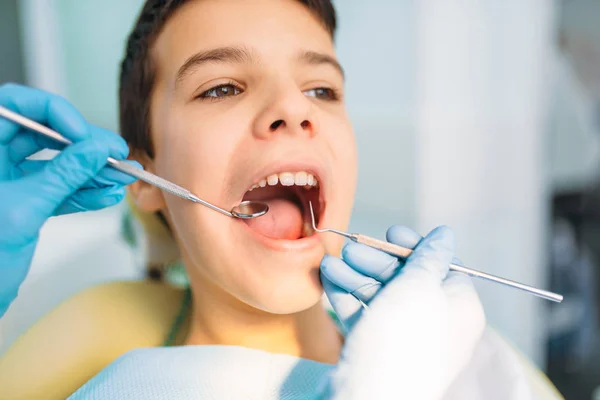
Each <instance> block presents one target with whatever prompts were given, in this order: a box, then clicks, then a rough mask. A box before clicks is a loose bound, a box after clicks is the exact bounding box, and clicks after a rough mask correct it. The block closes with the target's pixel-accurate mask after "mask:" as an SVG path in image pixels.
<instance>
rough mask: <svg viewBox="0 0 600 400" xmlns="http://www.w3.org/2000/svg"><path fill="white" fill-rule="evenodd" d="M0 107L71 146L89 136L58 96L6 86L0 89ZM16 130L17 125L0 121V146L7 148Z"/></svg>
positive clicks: (76, 114)
mask: <svg viewBox="0 0 600 400" xmlns="http://www.w3.org/2000/svg"><path fill="white" fill-rule="evenodd" d="M0 105H2V106H4V107H6V108H8V109H10V110H12V111H14V112H16V113H18V114H21V115H23V116H24V117H27V118H29V119H32V120H34V121H37V122H39V123H41V124H43V125H47V126H49V127H50V128H52V129H53V130H55V131H57V132H59V133H60V134H61V135H63V136H65V137H67V138H68V139H70V140H72V141H74V142H76V141H80V140H83V139H86V138H87V137H88V136H89V132H88V127H87V124H86V122H85V120H84V119H83V117H82V116H81V114H80V113H79V111H77V109H76V108H75V107H73V105H71V103H69V102H68V101H67V100H65V99H64V98H62V97H60V96H57V95H54V94H51V93H47V92H44V91H41V90H38V89H33V88H30V87H25V86H21V85H16V84H10V83H9V84H4V85H2V86H0ZM20 129H21V127H20V126H19V125H17V124H15V123H13V122H10V121H8V120H6V119H4V118H0V144H4V145H6V144H8V143H9V142H10V141H11V139H12V138H13V137H14V136H15V135H16V134H17V132H19V130H20Z"/></svg>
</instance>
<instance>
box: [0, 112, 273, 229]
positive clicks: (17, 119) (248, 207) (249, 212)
mask: <svg viewBox="0 0 600 400" xmlns="http://www.w3.org/2000/svg"><path fill="white" fill-rule="evenodd" d="M0 116H1V117H4V118H6V119H8V120H10V121H12V122H14V123H17V124H19V125H21V126H23V127H25V128H28V129H30V130H32V131H34V132H37V133H40V134H42V135H44V136H46V137H49V138H51V139H54V140H56V141H57V142H60V143H63V144H65V145H69V144H71V143H72V142H71V141H70V140H69V139H67V138H65V137H64V136H62V135H61V134H59V133H58V132H55V131H53V130H52V129H50V128H48V127H46V126H44V125H41V124H39V123H37V122H35V121H32V120H30V119H28V118H25V117H23V116H22V115H19V114H17V113H15V112H12V111H10V110H9V109H7V108H5V107H2V106H0ZM108 165H110V166H111V167H113V168H115V169H117V170H119V171H121V172H124V173H126V174H128V175H131V176H133V177H136V178H138V179H140V180H142V181H144V182H147V183H149V184H151V185H154V186H156V187H158V188H160V189H162V190H164V191H165V192H168V193H171V194H173V195H175V196H178V197H181V198H182V199H185V200H190V201H193V202H194V203H199V204H202V205H203V206H206V207H208V208H210V209H212V210H214V211H217V212H220V213H221V214H224V215H227V216H228V217H232V218H241V219H252V218H256V217H260V216H262V215H265V214H266V213H267V212H268V211H269V206H268V205H267V204H265V203H262V202H259V201H243V202H241V203H240V204H238V205H237V206H235V207H233V208H232V209H231V211H227V210H225V209H223V208H221V207H217V206H215V205H214V204H211V203H209V202H207V201H205V200H202V199H200V198H199V197H198V196H196V195H194V194H193V193H192V192H190V191H189V190H187V189H185V188H182V187H181V186H179V185H176V184H174V183H173V182H170V181H168V180H166V179H163V178H161V177H159V176H157V175H154V174H152V173H150V172H148V171H145V170H143V169H140V168H137V167H134V166H133V165H131V164H128V163H126V162H123V161H118V160H115V159H114V158H112V157H108Z"/></svg>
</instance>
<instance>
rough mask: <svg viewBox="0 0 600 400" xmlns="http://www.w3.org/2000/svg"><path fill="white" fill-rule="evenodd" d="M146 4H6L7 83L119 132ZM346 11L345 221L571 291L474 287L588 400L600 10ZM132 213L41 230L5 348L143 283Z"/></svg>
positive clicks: (535, 3)
mask: <svg viewBox="0 0 600 400" xmlns="http://www.w3.org/2000/svg"><path fill="white" fill-rule="evenodd" d="M142 3H143V2H142V1H141V0H127V1H118V0H104V1H94V0H21V1H18V0H2V1H0V33H1V34H2V35H0V38H1V39H0V59H1V60H2V63H0V82H7V81H17V82H22V83H26V84H29V85H31V86H35V87H38V88H42V89H46V90H49V91H52V92H55V93H58V94H61V95H63V96H65V97H66V98H67V99H69V100H70V101H71V102H73V103H74V104H75V106H76V107H77V108H78V109H79V110H81V112H82V113H83V114H84V115H85V117H86V118H87V119H88V120H89V121H90V122H92V123H94V124H97V125H100V126H103V127H105V128H108V129H111V130H115V131H116V130H117V129H118V124H117V101H116V100H117V78H118V70H119V63H120V60H121V57H122V54H123V47H124V40H125V38H126V36H127V34H128V32H129V30H130V29H131V27H132V24H133V21H134V19H135V17H136V14H137V12H138V10H139V8H140V6H141V4H142ZM335 4H336V6H337V11H338V18H339V26H340V28H339V31H338V34H337V49H338V55H339V58H340V61H341V63H342V65H343V66H344V68H345V70H346V73H347V77H348V78H347V106H348V110H349V113H350V116H351V119H352V121H353V123H354V127H355V130H356V135H357V142H358V146H359V163H360V164H359V167H360V168H359V186H358V193H357V196H356V207H355V212H354V214H353V219H352V227H351V228H352V229H353V230H356V231H361V232H363V233H365V234H370V235H373V236H378V237H383V235H384V233H385V230H386V229H387V228H388V226H389V225H391V224H395V223H399V224H403V225H408V226H410V227H412V228H414V229H417V230H418V231H419V232H421V233H426V232H427V231H429V230H430V229H431V228H433V227H434V226H436V225H440V224H448V225H450V226H452V227H453V228H454V229H455V231H456V233H457V237H458V256H459V257H460V258H461V259H462V260H463V261H464V262H466V263H467V264H468V265H469V266H472V267H474V268H478V269H481V270H484V271H487V272H490V273H494V274H497V275H501V276H505V277H507V278H511V279H514V280H518V281H523V282H525V283H528V284H531V285H535V286H539V287H542V288H547V289H553V290H559V291H561V292H563V294H565V296H566V297H565V302H564V303H563V304H562V305H560V306H551V305H550V304H548V303H546V302H544V301H542V300H539V299H537V298H534V297H531V296H528V295H526V294H523V293H520V292H516V291H513V290H511V289H507V288H504V287H498V286H493V285H491V284H488V283H480V282H478V283H477V288H478V291H479V293H480V295H481V298H482V301H483V303H484V306H485V307H486V312H487V316H488V320H489V322H490V323H491V324H492V325H493V326H494V327H495V328H496V329H498V330H499V331H500V332H501V333H502V334H503V335H504V336H505V337H507V338H508V339H509V340H510V341H511V342H513V343H514V344H515V345H516V346H517V347H518V348H519V349H520V350H521V351H522V352H523V353H524V354H526V355H527V356H528V357H530V358H531V359H532V360H533V361H534V362H535V363H536V364H537V365H538V366H540V367H541V368H542V369H544V370H546V371H548V372H549V374H550V377H551V378H552V379H553V380H554V382H555V383H556V384H557V385H558V386H559V389H561V391H562V392H563V394H565V396H566V397H567V398H591V397H590V396H591V393H592V391H593V390H594V388H595V387H596V386H600V378H597V377H599V376H600V367H599V366H600V355H599V354H594V352H593V351H590V349H595V348H600V346H598V344H600V339H599V337H600V336H599V334H598V332H599V329H598V322H597V321H598V314H599V312H598V308H599V307H598V299H597V292H598V287H599V286H600V280H599V278H598V276H600V267H599V264H598V262H597V260H598V259H600V249H598V248H597V247H598V246H600V233H599V234H597V233H596V227H597V226H600V223H598V222H597V220H596V219H595V216H596V212H597V211H598V210H600V197H594V193H595V190H596V188H597V187H598V172H599V171H600V168H599V165H598V145H599V143H598V140H599V136H598V129H599V126H598V122H599V121H600V118H599V117H600V114H599V113H598V111H599V109H600V107H599V104H600V103H599V102H598V100H599V98H600V96H599V95H600V73H599V71H600V28H598V26H600V25H599V24H597V21H598V19H599V17H600V3H598V2H596V1H593V0H571V1H558V0H554V1H552V0H528V1H522V0H505V1H498V0H483V1H477V2H436V1H433V0H412V1H411V0H374V1H369V2H366V1H362V0H344V1H341V0H340V1H336V2H335ZM123 207H124V205H120V206H117V207H114V208H111V209H108V210H103V211H101V212H96V213H87V214H82V215H77V216H70V217H65V218H60V219H55V220H52V221H50V222H49V223H48V224H47V226H46V227H45V228H44V230H43V232H42V240H41V243H40V247H39V250H38V253H37V254H36V258H35V260H34V264H33V266H32V272H31V274H30V276H29V277H28V279H27V281H26V283H25V285H24V287H23V290H22V295H21V296H20V297H19V298H18V300H17V302H16V303H15V306H14V307H13V308H11V309H10V310H9V312H8V313H7V315H6V316H5V317H4V318H3V319H2V320H1V321H0V334H1V335H2V336H1V339H2V341H1V342H0V352H1V351H2V350H3V349H5V348H6V346H8V344H9V343H10V342H11V341H12V340H14V338H15V337H16V336H17V335H18V334H19V333H21V332H23V331H24V330H25V329H27V327H28V326H29V325H31V323H33V322H34V321H35V320H36V319H38V318H39V317H40V316H41V315H43V314H45V313H46V312H47V311H48V310H49V309H51V308H52V307H53V306H55V305H56V304H57V303H58V302H59V301H61V300H63V299H65V298H67V297H69V296H70V295H71V294H73V293H74V292H75V291H77V290H80V289H83V288H85V287H88V286H90V285H92V284H95V283H99V282H102V281H108V280H115V279H138V278H140V277H142V276H143V275H144V271H143V258H144V254H143V250H141V251H132V249H130V248H129V247H128V246H127V245H126V244H125V243H124V242H123V241H122V240H121V237H120V229H121V225H120V222H121V217H122V215H123ZM597 215H600V212H598V213H597ZM582 221H583V222H585V223H583V222H582ZM598 221H600V218H599V219H598ZM594 243H595V245H594ZM594 374H595V375H594ZM594 376H595V377H596V378H594Z"/></svg>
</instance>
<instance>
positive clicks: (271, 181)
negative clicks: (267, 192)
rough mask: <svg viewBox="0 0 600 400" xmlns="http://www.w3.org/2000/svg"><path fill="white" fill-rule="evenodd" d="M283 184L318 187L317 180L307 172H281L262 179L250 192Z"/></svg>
mask: <svg viewBox="0 0 600 400" xmlns="http://www.w3.org/2000/svg"><path fill="white" fill-rule="evenodd" d="M278 183H281V184H282V185H283V186H293V185H296V186H313V187H314V186H317V185H318V182H317V178H315V176H314V175H312V174H309V173H308V172H306V171H299V172H281V173H279V174H273V175H269V176H267V177H266V178H264V179H261V180H260V181H259V182H258V183H255V184H254V185H252V187H251V188H250V190H253V189H256V188H258V187H265V186H267V185H269V186H275V185H277V184H278Z"/></svg>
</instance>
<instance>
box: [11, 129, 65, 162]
mask: <svg viewBox="0 0 600 400" xmlns="http://www.w3.org/2000/svg"><path fill="white" fill-rule="evenodd" d="M64 147H65V145H64V144H62V143H59V142H57V141H56V140H52V139H49V138H47V137H45V136H42V135H40V134H37V133H34V132H29V131H23V132H21V133H19V134H18V135H16V136H15V137H14V138H13V139H12V140H11V141H10V143H9V144H8V159H9V161H10V162H11V163H13V164H19V163H21V162H23V161H24V160H25V159H26V158H27V157H29V156H31V155H33V154H35V153H37V152H38V151H40V150H43V149H53V150H60V149H62V148H64Z"/></svg>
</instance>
